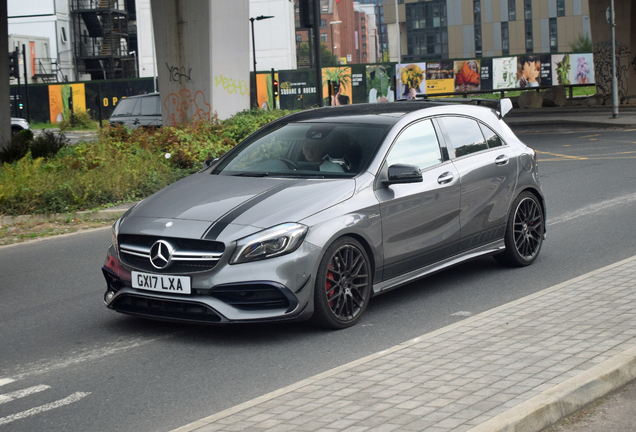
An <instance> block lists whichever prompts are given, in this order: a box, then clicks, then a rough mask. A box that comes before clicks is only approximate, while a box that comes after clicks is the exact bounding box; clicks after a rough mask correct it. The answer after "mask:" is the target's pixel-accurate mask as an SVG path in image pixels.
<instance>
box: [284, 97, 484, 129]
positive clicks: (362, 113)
mask: <svg viewBox="0 0 636 432" xmlns="http://www.w3.org/2000/svg"><path fill="white" fill-rule="evenodd" d="M457 105H458V103H456V102H446V101H431V100H409V101H397V102H384V103H366V104H355V105H342V106H332V107H323V108H315V109H311V110H306V111H301V112H298V113H294V114H291V115H289V116H286V117H285V121H287V122H308V121H312V122H315V121H329V122H346V123H350V122H353V123H376V124H377V123H381V124H392V123H395V122H396V121H398V120H399V119H400V118H401V117H403V116H405V115H407V114H410V113H413V112H416V111H422V110H427V109H431V108H437V109H436V110H433V111H437V113H439V111H440V110H439V109H440V108H444V107H446V108H448V107H453V108H452V110H449V111H453V110H455V107H457ZM462 105H463V104H462ZM463 106H464V107H467V108H469V109H470V108H472V109H474V110H476V111H477V112H481V111H482V110H483V109H484V108H483V107H476V106H475V107H468V106H466V105H463ZM462 111H464V109H462Z"/></svg>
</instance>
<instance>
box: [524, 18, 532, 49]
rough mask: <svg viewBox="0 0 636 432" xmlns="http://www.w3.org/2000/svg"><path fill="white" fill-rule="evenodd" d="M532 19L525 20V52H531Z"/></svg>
mask: <svg viewBox="0 0 636 432" xmlns="http://www.w3.org/2000/svg"><path fill="white" fill-rule="evenodd" d="M532 47H533V44H532V20H526V52H527V53H531V52H532V49H533V48H532Z"/></svg>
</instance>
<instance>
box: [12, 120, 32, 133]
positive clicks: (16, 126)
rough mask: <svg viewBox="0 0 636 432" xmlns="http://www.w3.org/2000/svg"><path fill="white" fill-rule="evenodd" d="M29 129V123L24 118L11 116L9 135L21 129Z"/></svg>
mask: <svg viewBox="0 0 636 432" xmlns="http://www.w3.org/2000/svg"><path fill="white" fill-rule="evenodd" d="M26 129H31V125H30V124H29V122H28V121H26V119H23V118H18V117H11V135H15V134H17V133H18V132H20V131H21V130H26Z"/></svg>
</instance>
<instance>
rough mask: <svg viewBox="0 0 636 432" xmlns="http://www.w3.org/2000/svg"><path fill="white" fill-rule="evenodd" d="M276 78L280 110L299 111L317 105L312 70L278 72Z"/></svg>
mask: <svg viewBox="0 0 636 432" xmlns="http://www.w3.org/2000/svg"><path fill="white" fill-rule="evenodd" d="M278 76H279V77H280V79H279V80H278V86H279V89H280V90H279V104H280V108H281V109H287V110H299V109H307V108H310V107H313V106H316V105H317V101H316V74H315V73H314V71H313V70H312V69H301V70H298V71H288V72H280V73H279V74H278Z"/></svg>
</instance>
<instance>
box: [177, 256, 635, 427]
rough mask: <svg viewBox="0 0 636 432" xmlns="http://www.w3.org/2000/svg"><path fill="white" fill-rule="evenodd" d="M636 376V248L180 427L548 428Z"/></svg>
mask: <svg viewBox="0 0 636 432" xmlns="http://www.w3.org/2000/svg"><path fill="white" fill-rule="evenodd" d="M634 378H636V256H634V257H632V258H629V259H627V260H624V261H621V262H618V263H616V264H613V265H610V266H608V267H605V268H602V269H599V270H596V271H593V272H591V273H588V274H585V275H583V276H580V277H578V278H575V279H572V280H570V281H567V282H564V283H562V284H559V285H556V286H554V287H552V288H548V289H546V290H543V291H540V292H538V293H535V294H533V295H530V296H528V297H525V298H522V299H520V300H517V301H514V302H512V303H508V304H506V305H503V306H500V307H498V308H496V309H493V310H491V311H488V312H485V313H482V314H479V315H476V316H474V317H471V318H468V319H466V320H463V321H460V322H458V323H455V324H453V325H450V326H448V327H445V328H442V329H440V330H437V331H435V332H433V333H430V334H426V335H424V336H421V337H419V338H416V339H413V340H409V341H407V342H404V343H402V344H400V345H397V346H395V347H392V348H390V349H387V350H385V351H382V352H379V353H376V354H373V355H370V356H368V357H365V358H362V359H360V360H357V361H354V362H352V363H349V364H347V365H344V366H341V367H338V368H336V369H333V370H331V371H327V372H325V373H322V374H320V375H316V376H314V377H312V378H309V379H306V380H304V381H301V382H299V383H296V384H293V385H291V386H288V387H285V388H283V389H280V390H277V391H275V392H272V393H269V394H266V395H264V396H261V397H259V398H257V399H254V400H252V401H248V402H246V403H244V404H241V405H238V406H236V407H234V408H230V409H228V410H225V411H222V412H219V413H217V414H214V415H212V416H210V417H207V418H204V419H202V420H200V421H197V422H195V423H192V424H190V425H187V426H184V427H182V428H179V429H177V430H178V431H179V432H186V431H197V432H204V431H205V432H208V431H277V432H279V431H288V430H289V431H350V432H358V431H360V432H361V431H367V430H368V431H431V432H437V431H474V432H482V431H483V432H493V431H513V430H516V431H520V430H523V431H539V430H541V429H542V428H544V427H546V426H549V425H550V424H552V423H554V422H556V421H557V420H558V419H559V418H561V417H563V416H565V415H568V414H570V413H572V412H574V411H576V410H578V409H580V408H581V407H583V406H584V405H585V404H587V403H589V402H592V401H594V400H595V399H597V398H599V397H601V396H603V395H605V394H607V393H609V392H610V391H612V390H615V389H617V388H618V387H620V386H621V385H624V384H625V383H627V382H629V381H631V380H633V379H634Z"/></svg>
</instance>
